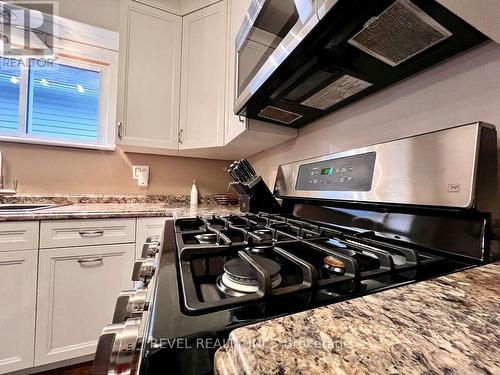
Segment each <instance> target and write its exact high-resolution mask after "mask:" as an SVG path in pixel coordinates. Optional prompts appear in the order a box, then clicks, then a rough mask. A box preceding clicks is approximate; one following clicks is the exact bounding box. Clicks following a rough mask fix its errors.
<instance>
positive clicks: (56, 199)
mask: <svg viewBox="0 0 500 375" xmlns="http://www.w3.org/2000/svg"><path fill="white" fill-rule="evenodd" d="M189 200H190V196H189V195H180V194H179V195H119V194H117V195H101V194H82V195H58V194H53V195H48V194H44V195H37V194H17V195H12V196H0V203H9V204H19V203H56V204H89V203H140V204H189ZM199 200H200V202H199V203H200V204H215V203H216V202H215V200H214V199H213V198H212V197H211V196H208V197H200V198H199Z"/></svg>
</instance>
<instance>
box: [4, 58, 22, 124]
mask: <svg viewBox="0 0 500 375" xmlns="http://www.w3.org/2000/svg"><path fill="white" fill-rule="evenodd" d="M0 63H1V66H0V132H1V133H8V134H12V133H16V132H17V129H18V127H19V95H20V89H19V87H20V84H19V82H20V80H21V68H20V66H19V64H18V61H17V60H14V59H4V58H2V57H0Z"/></svg>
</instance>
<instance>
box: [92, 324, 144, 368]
mask: <svg viewBox="0 0 500 375" xmlns="http://www.w3.org/2000/svg"><path fill="white" fill-rule="evenodd" d="M140 326H141V320H140V319H129V320H127V321H126V322H124V323H119V324H111V325H109V326H106V327H104V329H103V330H102V333H101V336H100V337H99V341H98V342H97V350H96V354H95V358H94V366H93V367H92V373H93V374H95V375H108V374H115V375H130V374H132V372H133V369H132V364H133V363H134V360H135V359H136V357H137V355H138V351H139V350H140V346H141V344H140V343H141V340H140V339H139V332H140Z"/></svg>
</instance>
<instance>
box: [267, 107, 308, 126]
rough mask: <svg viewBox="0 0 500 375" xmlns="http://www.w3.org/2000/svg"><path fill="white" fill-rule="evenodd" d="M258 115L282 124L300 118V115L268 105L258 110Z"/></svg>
mask: <svg viewBox="0 0 500 375" xmlns="http://www.w3.org/2000/svg"><path fill="white" fill-rule="evenodd" d="M259 117H262V118H266V119H269V120H274V121H278V122H281V123H282V124H287V125H288V124H291V123H292V122H294V121H296V120H298V119H299V118H301V117H302V115H300V114H298V113H294V112H290V111H286V110H284V109H281V108H278V107H273V106H270V105H269V106H267V107H266V108H264V109H263V110H262V111H260V113H259Z"/></svg>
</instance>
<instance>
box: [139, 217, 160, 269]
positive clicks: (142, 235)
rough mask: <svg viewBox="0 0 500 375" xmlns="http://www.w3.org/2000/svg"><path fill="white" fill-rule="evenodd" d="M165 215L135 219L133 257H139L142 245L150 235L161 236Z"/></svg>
mask: <svg viewBox="0 0 500 375" xmlns="http://www.w3.org/2000/svg"><path fill="white" fill-rule="evenodd" d="M166 220H167V219H166V218H165V217H146V218H139V219H137V233H136V235H135V238H136V246H135V259H139V258H140V257H141V253H142V247H143V246H144V243H145V242H146V239H147V238H148V237H150V236H161V235H162V234H163V232H164V231H165V221H166Z"/></svg>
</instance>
